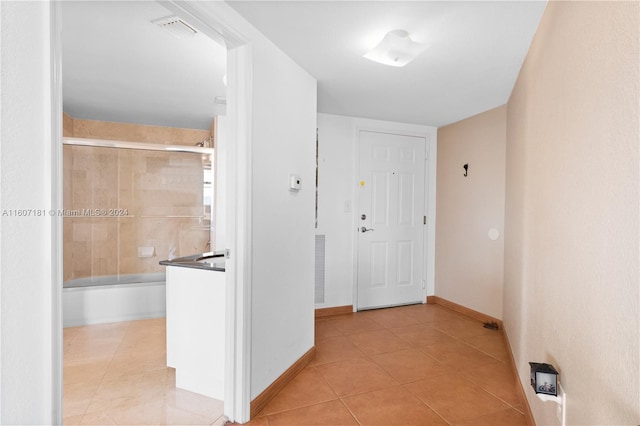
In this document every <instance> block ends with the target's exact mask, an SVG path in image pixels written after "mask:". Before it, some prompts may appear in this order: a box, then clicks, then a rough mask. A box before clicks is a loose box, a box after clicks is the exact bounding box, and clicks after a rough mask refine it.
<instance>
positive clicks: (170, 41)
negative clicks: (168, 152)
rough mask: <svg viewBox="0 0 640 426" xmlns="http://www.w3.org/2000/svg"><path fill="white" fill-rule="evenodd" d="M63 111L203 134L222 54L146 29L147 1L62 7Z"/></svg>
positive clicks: (201, 38)
mask: <svg viewBox="0 0 640 426" xmlns="http://www.w3.org/2000/svg"><path fill="white" fill-rule="evenodd" d="M61 4H62V43H63V51H62V56H63V57H62V75H63V98H64V99H63V106H64V111H65V112H66V113H67V114H69V115H71V116H72V117H73V118H83V119H94V120H104V121H119V122H126V123H139V124H150V125H161V126H170V127H184V128H194V129H208V128H209V126H210V125H211V121H212V119H213V117H214V115H216V113H217V112H218V109H220V106H216V105H215V104H214V99H215V97H216V96H221V97H225V96H226V88H225V86H224V84H223V82H222V76H223V75H224V74H225V73H226V48H225V47H223V46H221V45H219V44H217V43H215V42H213V41H212V40H211V39H209V38H208V37H207V36H205V35H203V34H199V33H198V34H196V35H195V37H193V38H189V39H178V38H176V37H174V36H173V35H171V34H170V33H169V32H168V31H166V30H165V29H162V28H160V27H158V26H156V25H154V24H152V23H151V22H150V21H152V20H154V19H157V18H162V17H166V16H169V15H171V12H169V11H168V10H167V9H165V8H163V7H162V6H160V5H159V4H158V3H156V2H154V1H123V2H120V1H78V2H76V1H64V2H61Z"/></svg>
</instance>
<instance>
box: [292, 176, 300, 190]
mask: <svg viewBox="0 0 640 426" xmlns="http://www.w3.org/2000/svg"><path fill="white" fill-rule="evenodd" d="M301 187H302V183H301V180H300V176H298V175H289V191H300V188H301Z"/></svg>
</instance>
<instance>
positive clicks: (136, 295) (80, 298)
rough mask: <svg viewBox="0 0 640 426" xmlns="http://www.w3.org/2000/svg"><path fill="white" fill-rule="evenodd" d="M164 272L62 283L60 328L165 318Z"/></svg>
mask: <svg viewBox="0 0 640 426" xmlns="http://www.w3.org/2000/svg"><path fill="white" fill-rule="evenodd" d="M165 287H166V278H165V273H164V272H159V273H150V274H131V275H119V276H116V275H114V276H103V277H93V278H80V279H75V280H70V281H67V282H65V283H64V288H63V290H62V306H63V308H62V309H63V313H62V315H63V325H64V327H75V326H79V325H88V324H101V323H109V322H118V321H133V320H139V319H148V318H159V317H164V316H165V315H166V291H165Z"/></svg>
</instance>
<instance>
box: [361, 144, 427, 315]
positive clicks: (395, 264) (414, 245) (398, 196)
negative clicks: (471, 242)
mask: <svg viewBox="0 0 640 426" xmlns="http://www.w3.org/2000/svg"><path fill="white" fill-rule="evenodd" d="M426 150H427V144H426V139H425V138H424V137H417V136H407V135H399V134H393V133H379V132H372V131H360V133H359V164H358V170H359V181H358V189H357V191H358V206H359V211H358V217H357V219H356V220H357V223H358V229H357V232H358V238H357V259H358V260H357V308H358V310H362V309H372V308H380V307H387V306H396V305H405V304H411V303H421V302H423V301H424V297H425V287H426V282H425V276H424V269H425V268H424V266H425V231H424V227H425V226H426V214H427V213H426V211H427V209H426V199H427V198H426V191H425V189H426V188H427V187H428V185H427V182H426V165H427V155H426Z"/></svg>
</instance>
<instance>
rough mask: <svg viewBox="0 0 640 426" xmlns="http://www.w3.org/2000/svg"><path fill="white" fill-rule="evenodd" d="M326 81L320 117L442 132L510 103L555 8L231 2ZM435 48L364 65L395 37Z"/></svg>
mask: <svg viewBox="0 0 640 426" xmlns="http://www.w3.org/2000/svg"><path fill="white" fill-rule="evenodd" d="M230 4H231V6H232V7H233V8H234V9H235V10H237V11H238V12H239V13H240V14H241V15H243V16H244V18H245V19H247V20H248V21H249V22H250V23H251V24H253V25H254V26H255V27H256V28H258V29H259V30H260V31H261V32H262V33H263V34H265V35H266V36H267V38H269V39H270V40H271V41H273V42H274V43H275V44H276V45H277V46H279V47H280V48H281V49H282V50H283V51H284V52H285V53H286V54H287V55H288V56H290V57H291V58H292V59H293V60H295V61H296V62H297V63H298V64H299V65H301V66H302V67H303V68H305V69H306V70H307V71H308V72H309V73H310V74H311V75H313V76H314V77H315V78H316V79H317V80H318V111H319V112H325V113H332V114H341V115H350V116H357V117H366V118H374V119H382V120H390V121H399V122H406V123H417V124H425V125H431V126H437V127H440V126H443V125H446V124H449V123H453V122H455V121H458V120H461V119H463V118H466V117H469V116H472V115H475V114H478V113H480V112H483V111H486V110H488V109H491V108H494V107H497V106H500V105H503V104H505V103H506V102H507V100H508V98H509V95H510V93H511V90H512V88H513V85H514V83H515V80H516V78H517V76H518V73H519V71H520V67H521V66H522V63H523V61H524V58H525V56H526V54H527V51H528V49H529V45H530V44H531V40H532V38H533V35H534V34H535V31H536V29H537V26H538V23H539V21H540V18H541V16H542V13H543V11H544V8H545V6H546V1H467V2H462V1H408V2H401V1H238V0H236V1H232V2H230ZM395 29H404V30H407V31H408V32H409V34H411V37H412V39H413V40H414V41H417V42H422V43H427V44H428V45H429V48H428V49H427V50H426V51H425V52H424V53H423V54H422V55H420V56H419V57H418V58H417V59H415V60H414V61H413V62H411V63H410V64H408V65H407V66H406V67H404V68H395V67H389V66H385V65H381V64H378V63H375V62H371V61H369V60H368V59H365V58H363V57H362V55H363V54H364V53H366V52H367V51H368V50H369V49H371V48H373V47H374V46H375V45H376V44H377V43H378V42H379V41H380V40H381V39H382V37H383V36H384V35H385V34H386V33H387V32H388V31H391V30H395Z"/></svg>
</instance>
